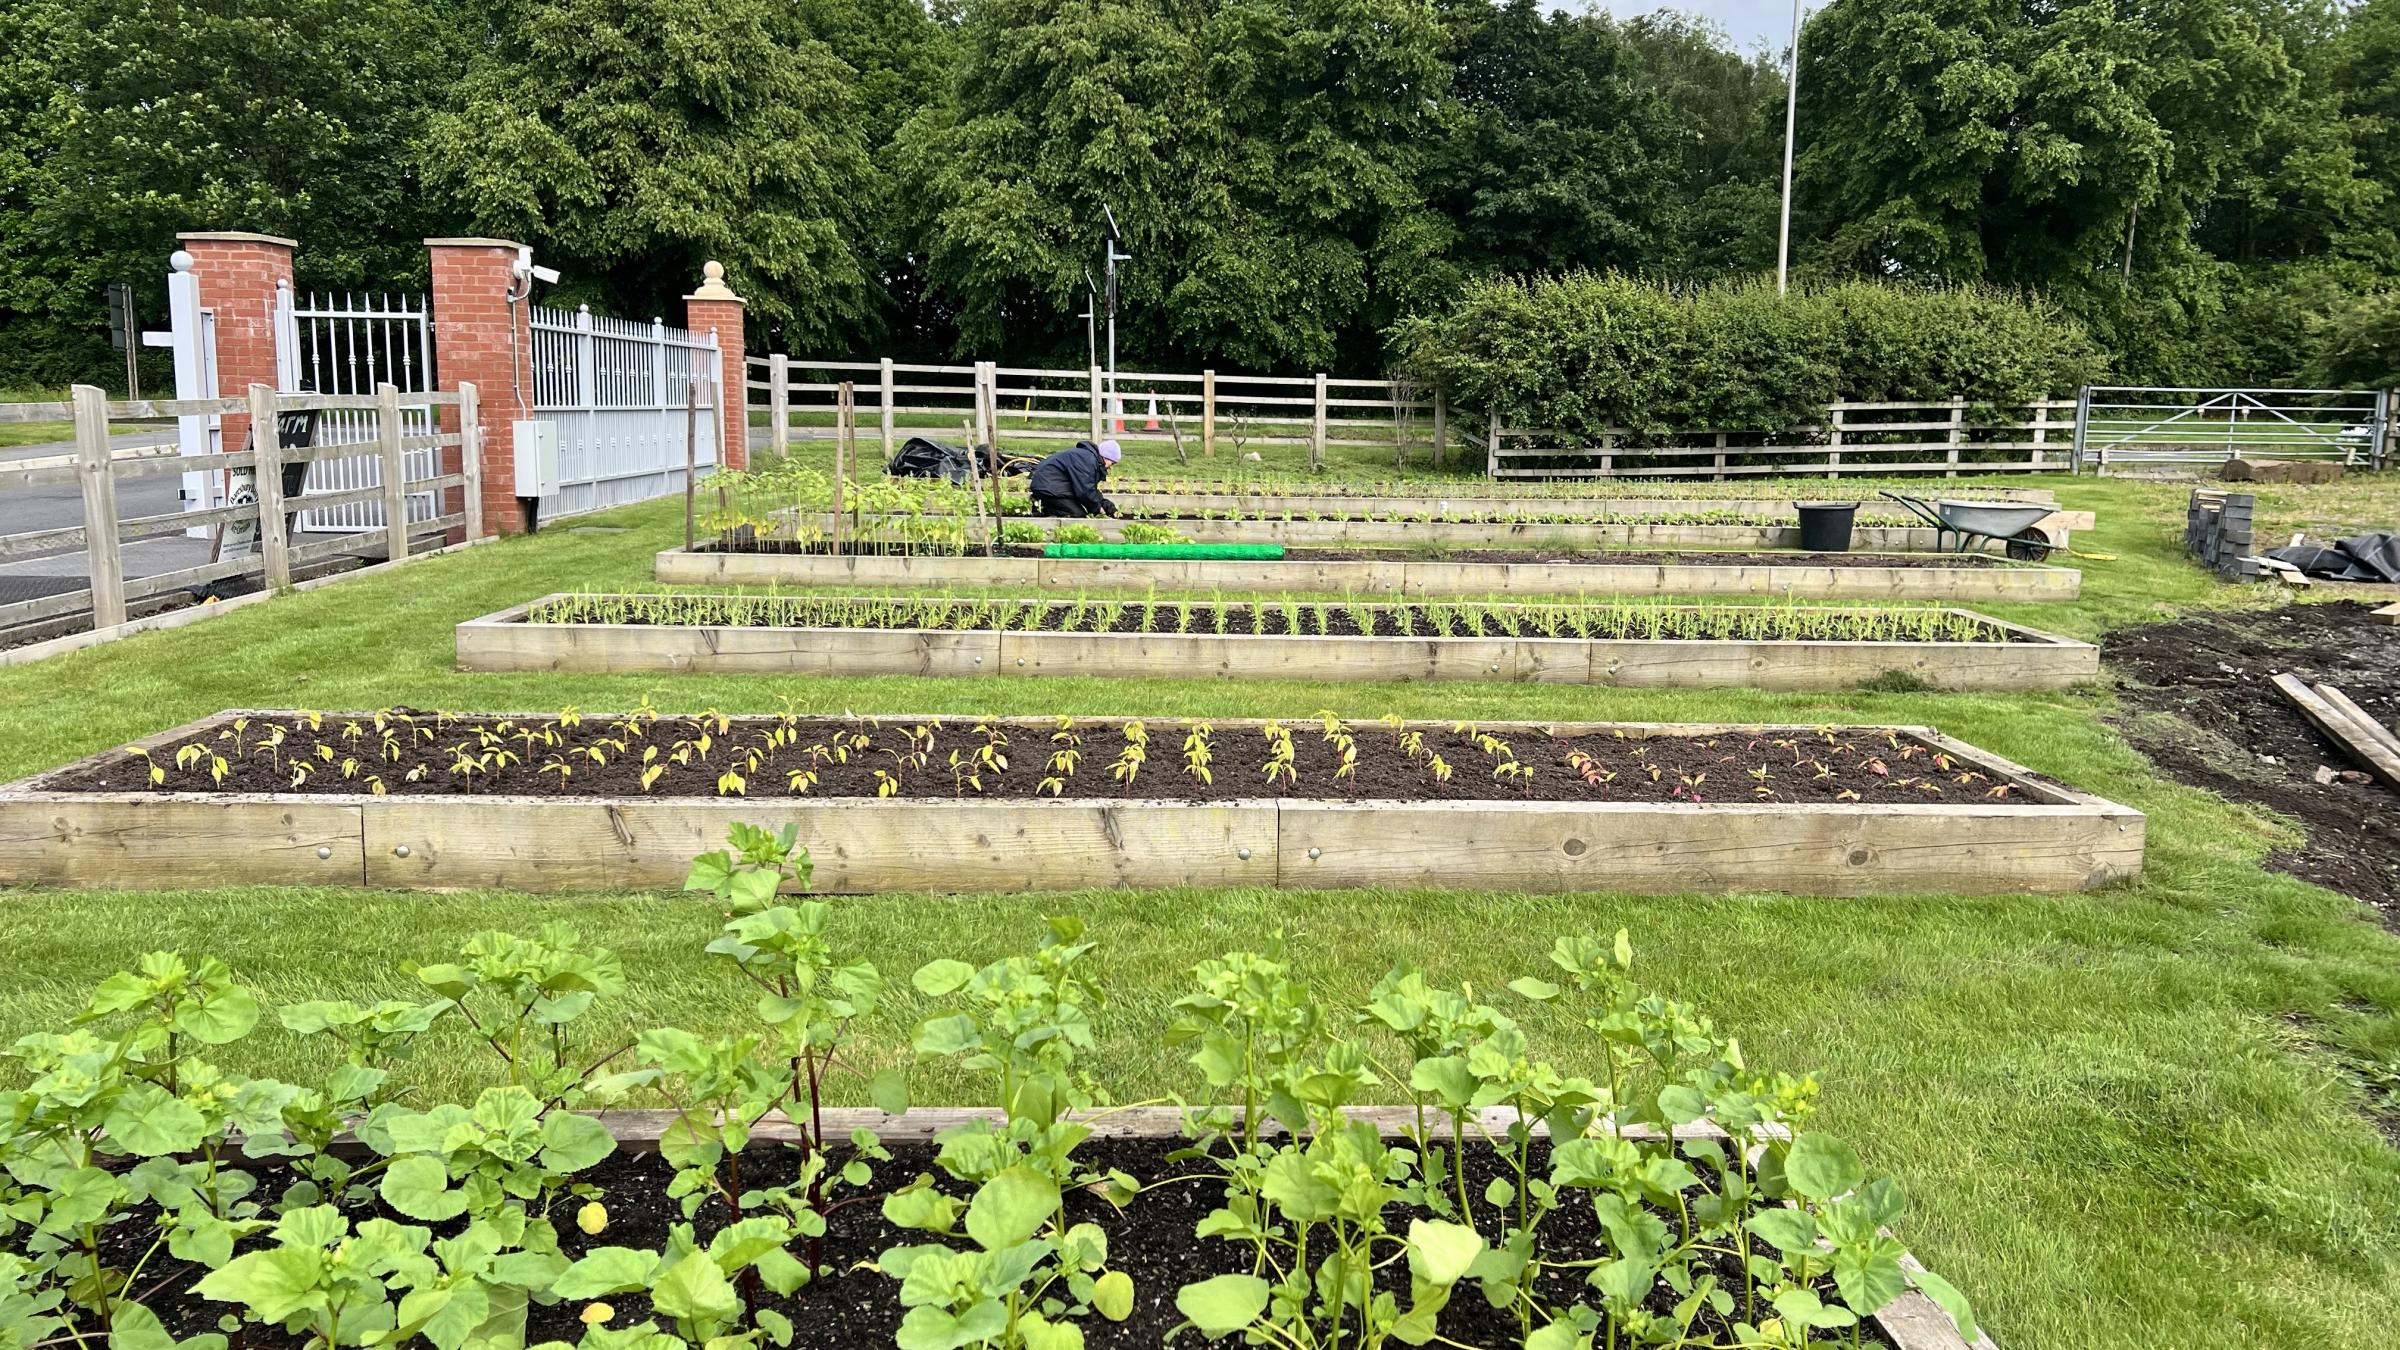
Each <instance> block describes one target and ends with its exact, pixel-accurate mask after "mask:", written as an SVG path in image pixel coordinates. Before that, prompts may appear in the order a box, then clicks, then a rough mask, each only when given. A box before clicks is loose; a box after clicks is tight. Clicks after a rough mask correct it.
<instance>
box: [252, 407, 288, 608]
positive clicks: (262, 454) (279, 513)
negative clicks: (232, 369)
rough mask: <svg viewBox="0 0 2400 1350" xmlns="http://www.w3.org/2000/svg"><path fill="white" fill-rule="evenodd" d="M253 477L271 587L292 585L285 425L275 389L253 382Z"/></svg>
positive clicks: (261, 549) (262, 553)
mask: <svg viewBox="0 0 2400 1350" xmlns="http://www.w3.org/2000/svg"><path fill="white" fill-rule="evenodd" d="M250 449H251V450H252V451H253V452H254V454H255V456H256V457H255V459H254V460H253V461H252V463H253V467H252V470H251V477H252V480H253V481H254V482H255V483H256V484H257V487H256V488H255V491H256V492H257V494H258V555H259V557H260V558H262V559H263V560H265V562H266V569H267V575H266V581H267V589H269V590H273V591H282V590H289V589H291V585H292V553H291V541H290V539H289V538H288V537H286V535H285V532H284V528H283V428H282V427H281V426H280V425H279V424H278V423H277V422H276V420H275V389H274V387H273V386H272V385H264V384H254V385H251V386H250Z"/></svg>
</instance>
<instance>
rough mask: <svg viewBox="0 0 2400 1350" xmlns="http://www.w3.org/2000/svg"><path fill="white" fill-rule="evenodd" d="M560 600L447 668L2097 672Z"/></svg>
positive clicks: (1747, 644)
mask: <svg viewBox="0 0 2400 1350" xmlns="http://www.w3.org/2000/svg"><path fill="white" fill-rule="evenodd" d="M566 598H568V597H567V596H565V595H563V594H556V595H549V596H544V597H542V599H540V600H535V601H530V602H528V603H526V604H522V605H517V606H514V607H512V608H509V609H504V610H501V611H499V612H498V613H495V614H486V615H484V616H483V617H481V618H478V619H469V620H468V621H467V622H465V623H462V624H460V625H459V626H458V630H457V648H458V666H459V669H461V670H473V671H541V670H564V671H585V672H604V673H620V674H621V673H632V672H640V673H656V674H684V673H710V674H814V675H931V676H945V677H957V676H971V675H1086V676H1090V675H1103V676H1160V677H1187V678H1188V677H1191V676H1196V675H1197V676H1217V677H1223V678H1234V679H1276V680H1308V681H1361V680H1366V681H1411V680H1517V681H1532V682H1537V683H1546V684H1594V685H1616V686H1623V687H1680V688H1696V689H1714V688H1754V689H1846V688H1851V687H1854V686H1857V685H1861V684H1866V683H1868V682H1871V681H1873V680H1876V679H1879V678H1881V677H1884V676H1887V675H1891V674H1894V673H1900V674H1905V675H1908V676H1911V677H1913V678H1915V679H1918V680H1921V681H1923V682H1924V683H1926V684H1928V685H1931V686H1933V687H1935V688H1939V689H1951V690H1992V691H2001V692H2006V691H2011V690H2027V689H2064V688H2067V687H2068V686H2070V685H2074V684H2077V683H2080V682H2082V681H2085V680H2089V679H2093V678H2095V677H2096V676H2098V674H2099V673H2100V649H2099V648H2097V647H2094V646H2092V645H2091V644H2089V643H2085V642H2077V641H2074V640H2073V639H2070V638H2062V637H2058V636H2056V635H2054V634H2050V633H2044V632H2041V631H2040V630H2038V629H2032V628H2025V627H2021V626H2019V625H2016V624H2011V623H2005V622H2003V621H2001V620H1998V619H1993V618H1990V617H1988V616H1985V615H1980V614H1973V613H1969V612H1967V611H1951V612H1952V613H1953V614H1956V615H1958V616H1959V617H1961V618H1965V619H1969V620H1973V621H1975V622H1978V623H1982V624H1986V625H1989V626H1991V627H1992V628H1995V629H2000V630H2004V631H2005V632H2007V633H2008V634H2009V635H2010V636H2011V637H2012V639H2013V640H2011V641H2007V642H1842V641H1806V640H1802V641H1776V640H1760V641H1751V640H1744V639H1721V640H1720V639H1707V640H1692V639H1639V638H1627V639H1612V638H1589V639H1586V638H1572V637H1569V638H1549V637H1534V636H1525V637H1507V636H1499V635H1493V636H1486V637H1467V636H1457V637H1439V636H1435V635H1433V634H1430V633H1428V634H1424V635H1420V636H1413V637H1336V636H1325V637H1317V636H1289V637H1287V636H1271V635H1270V636H1254V635H1251V634H1248V633H1232V632H1229V633H1224V634H1218V633H1213V632H1210V633H1201V632H1192V633H1171V632H1167V633H1160V632H1152V633H1054V632H1024V631H1019V630H1015V629H1011V630H1009V631H1005V632H1001V631H994V630H991V629H981V630H959V629H930V628H897V629H886V628H871V629H861V628H840V627H759V626H719V625H693V626H667V625H655V624H603V623H529V622H527V621H526V620H527V615H528V613H529V612H530V611H531V610H533V608H534V607H535V606H537V605H541V604H545V603H548V602H551V601H557V600H563V599H566ZM1372 608H1377V609H1381V608H1383V607H1381V606H1375V607H1372Z"/></svg>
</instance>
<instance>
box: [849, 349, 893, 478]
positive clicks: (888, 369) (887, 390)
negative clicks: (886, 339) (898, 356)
mask: <svg viewBox="0 0 2400 1350" xmlns="http://www.w3.org/2000/svg"><path fill="white" fill-rule="evenodd" d="M850 425H851V426H852V427H853V428H856V427H857V425H858V400H857V394H856V387H855V386H853V392H852V395H851V403H850ZM883 462H884V463H886V464H889V463H891V462H892V358H890V357H888V356H887V357H884V358H883Z"/></svg>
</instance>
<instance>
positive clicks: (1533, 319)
mask: <svg viewBox="0 0 2400 1350" xmlns="http://www.w3.org/2000/svg"><path fill="white" fill-rule="evenodd" d="M1392 338H1393V343H1394V346H1395V349H1396V351H1397V353H1398V355H1399V358H1400V361H1401V364H1402V366H1403V368H1404V370H1405V371H1406V373H1407V374H1408V376H1409V377H1410V378H1412V379H1415V380H1416V381H1418V382H1420V383H1423V384H1430V385H1434V386H1437V387H1439V388H1440V389H1442V390H1443V391H1444V392H1445V393H1447V394H1448V395H1449V397H1450V399H1451V400H1452V402H1454V403H1456V404H1459V405H1461V406H1463V407H1468V408H1473V409H1476V410H1478V411H1491V412H1497V413H1498V414H1499V415H1500V418H1501V420H1502V421H1503V422H1505V423H1507V424H1508V425H1511V426H1517V427H1530V428H1540V429H1545V430H1555V431H1561V432H1567V433H1570V434H1576V435H1583V436H1597V435H1599V434H1600V432H1601V431H1602V430H1603V429H1605V428H1611V427H1623V428H1628V429H1630V430H1632V431H1634V432H1636V433H1638V434H1641V435H1645V436H1663V435H1665V434H1667V433H1669V432H1676V431H1700V430H1708V431H1775V430H1780V429H1782V428H1786V427H1793V426H1800V425H1804V424H1807V423H1812V422H1816V421H1819V420H1821V419H1822V418H1823V416H1824V410H1825V405H1826V404H1828V403H1836V402H1870V403H1882V402H1913V401H1920V400H1934V399H1951V398H1965V399H1968V400H1970V401H1971V402H1973V403H1975V404H1976V405H1977V406H1979V407H1994V408H1999V407H2008V406H2011V405H2015V404H2021V403H2024V402H2027V401H2029V400H2034V399H2041V398H2048V397H2051V396H2053V395H2058V394H2066V393H2070V392H2072V391H2073V390H2074V389H2075V388H2076V387H2077V386H2079V385H2082V384H2086V383H2091V382H2093V381H2094V380H2096V379H2097V377H2098V376H2099V374H2100V372H2101V369H2102V360H2101V357H2100V354H2099V351H2098V349H2097V348H2096V347H2095V346H2094V345H2093V343H2092V340H2091V338H2090V336H2089V335H2088V334H2086V333H2085V332H2084V330H2083V328H2082V326H2081V325H2079V324H2078V323H2076V322H2075V321H2074V320H2073V319H2071V318H2069V317H2067V316H2066V315H2065V314H2063V313H2061V312H2060V311H2058V310H2057V309H2055V308H2053V307H2051V306H2049V305H2048V304H2046V303H2043V302H2041V301H2038V300H2030V299H2026V298H2023V297H2020V296H2015V295H2009V294H2005V293H2002V292H1998V291H1989V290H1972V289H1958V290H1923V289H1918V288H1912V287H1902V286H1891V285H1882V284H1878V283H1874V282H1844V283H1840V284H1834V285H1824V286H1813V287H1808V288H1805V289H1801V290H1796V291H1794V292H1792V293H1791V294H1790V295H1786V296H1778V295H1777V294H1775V288H1774V287H1773V285H1772V284H1768V283H1754V282H1744V283H1738V284H1725V285H1715V286H1704V287H1675V288H1670V287H1666V286H1661V285H1658V284H1656V283H1653V282H1647V281H1641V280H1637V279H1634V278H1631V277H1626V276H1621V275H1617V274H1614V273H1609V274H1600V273H1588V272H1580V273H1570V274H1567V275H1565V276H1557V277H1541V278H1534V279H1525V280H1516V279H1507V278H1499V279H1492V280H1487V281H1481V282H1477V283H1474V284H1471V285H1470V286H1468V287H1467V289H1466V291H1465V292H1464V293H1463V294H1462V295H1461V296H1460V297H1459V300H1458V302H1457V303H1456V304H1455V305H1454V306H1453V307H1452V308H1451V309H1450V310H1449V311H1448V312H1447V313H1445V314H1440V315H1435V316H1428V317H1421V318H1415V319H1409V320H1406V321H1403V322H1402V323H1401V324H1400V325H1399V326H1398V327H1396V328H1395V329H1394V330H1393V332H1392Z"/></svg>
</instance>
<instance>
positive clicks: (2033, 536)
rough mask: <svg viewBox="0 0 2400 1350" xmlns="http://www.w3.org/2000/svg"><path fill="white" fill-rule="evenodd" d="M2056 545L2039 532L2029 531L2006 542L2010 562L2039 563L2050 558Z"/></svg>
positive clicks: (2048, 537)
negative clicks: (2051, 551)
mask: <svg viewBox="0 0 2400 1350" xmlns="http://www.w3.org/2000/svg"><path fill="white" fill-rule="evenodd" d="M2057 547H2058V545H2056V544H2053V543H2051V542H2050V536H2048V535H2046V534H2044V533H2042V532H2041V531H2040V530H2033V529H2029V530H2027V531H2025V532H2024V533H2022V534H2020V535H2017V536H2016V537H2014V538H2012V539H2010V540H2009V541H2008V556H2009V560H2010V561H2012V562H2040V561H2041V560H2043V559H2044V558H2047V557H2049V556H2050V550H2052V549H2054V548H2057Z"/></svg>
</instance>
